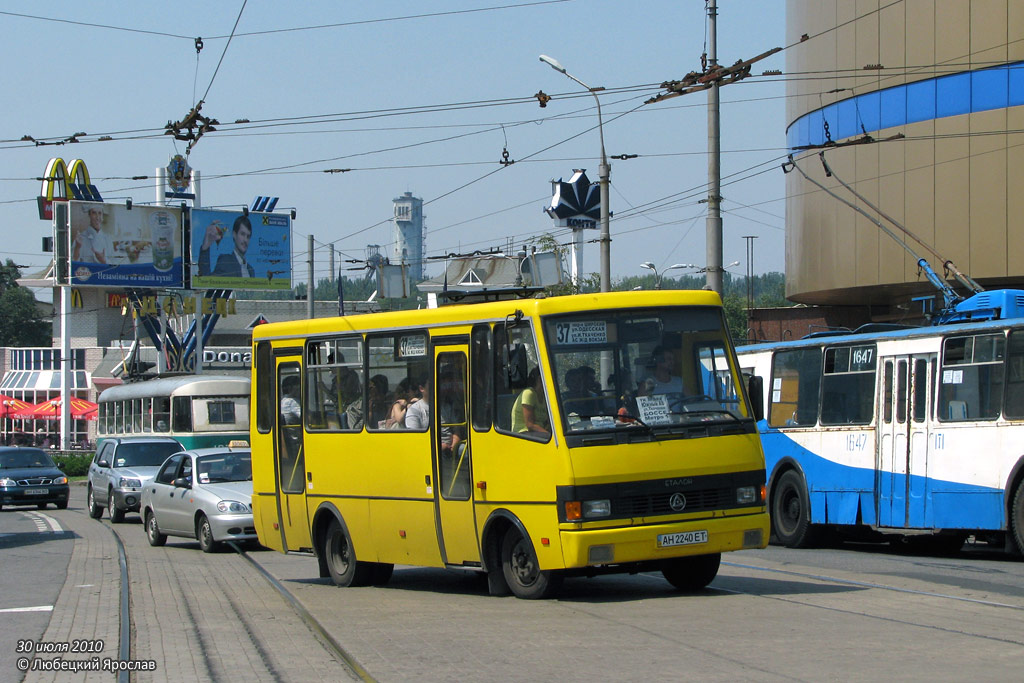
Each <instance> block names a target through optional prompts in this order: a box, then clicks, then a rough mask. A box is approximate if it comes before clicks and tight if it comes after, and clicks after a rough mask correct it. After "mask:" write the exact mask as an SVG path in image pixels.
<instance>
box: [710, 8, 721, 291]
mask: <svg viewBox="0 0 1024 683" xmlns="http://www.w3.org/2000/svg"><path fill="white" fill-rule="evenodd" d="M717 20H718V2H717V0H708V64H707V69H708V71H715V70H716V69H717V68H718V32H717V31H718V29H717V26H716V24H717ZM719 87H720V86H719V82H718V81H717V80H714V81H712V82H711V88H710V89H709V90H708V217H707V237H706V239H707V280H706V282H707V286H708V289H711V290H713V291H715V292H718V294H719V296H721V295H722V293H723V291H724V287H723V283H722V211H721V203H722V197H721V192H722V131H721V117H720V114H721V111H720V100H719Z"/></svg>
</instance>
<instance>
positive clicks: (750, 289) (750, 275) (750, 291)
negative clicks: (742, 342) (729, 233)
mask: <svg viewBox="0 0 1024 683" xmlns="http://www.w3.org/2000/svg"><path fill="white" fill-rule="evenodd" d="M743 239H745V240H746V241H747V341H753V339H751V335H750V309H752V308H753V307H754V240H756V239H757V235H744V236H743Z"/></svg>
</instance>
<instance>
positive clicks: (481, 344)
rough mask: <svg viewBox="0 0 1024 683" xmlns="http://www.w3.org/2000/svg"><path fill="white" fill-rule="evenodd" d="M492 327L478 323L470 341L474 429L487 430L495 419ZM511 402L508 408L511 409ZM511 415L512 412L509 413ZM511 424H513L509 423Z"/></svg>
mask: <svg viewBox="0 0 1024 683" xmlns="http://www.w3.org/2000/svg"><path fill="white" fill-rule="evenodd" d="M492 339H493V338H492V336H491V328H490V326H488V325H477V326H476V327H474V328H473V333H472V337H471V341H470V355H471V359H470V365H471V367H470V373H471V376H472V387H473V388H472V392H471V395H470V398H471V400H472V410H471V412H472V416H473V429H474V430H476V431H478V432H486V431H487V430H489V429H490V428H491V422H492V421H493V419H494V410H493V407H494V364H493V363H491V354H492V348H493V343H492ZM511 409H512V405H511V403H510V404H509V406H508V410H509V411H511ZM509 414H510V415H511V412H510V413H509ZM509 426H511V425H509Z"/></svg>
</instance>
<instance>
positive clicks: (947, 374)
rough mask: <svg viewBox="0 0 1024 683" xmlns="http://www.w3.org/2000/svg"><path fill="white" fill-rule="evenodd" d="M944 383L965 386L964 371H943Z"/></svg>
mask: <svg viewBox="0 0 1024 683" xmlns="http://www.w3.org/2000/svg"><path fill="white" fill-rule="evenodd" d="M942 383H943V384H963V383H964V371H963V370H943V371H942Z"/></svg>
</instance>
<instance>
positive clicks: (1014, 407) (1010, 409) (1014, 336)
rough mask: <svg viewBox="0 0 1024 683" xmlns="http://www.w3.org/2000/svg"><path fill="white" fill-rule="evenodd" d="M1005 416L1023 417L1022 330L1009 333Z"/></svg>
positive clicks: (1023, 354)
mask: <svg viewBox="0 0 1024 683" xmlns="http://www.w3.org/2000/svg"><path fill="white" fill-rule="evenodd" d="M1006 370H1007V372H1006V401H1005V406H1004V408H1003V412H1004V413H1005V414H1006V417H1010V418H1021V417H1024V331H1021V330H1015V331H1013V332H1011V333H1010V342H1009V348H1008V349H1007V353H1006Z"/></svg>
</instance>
